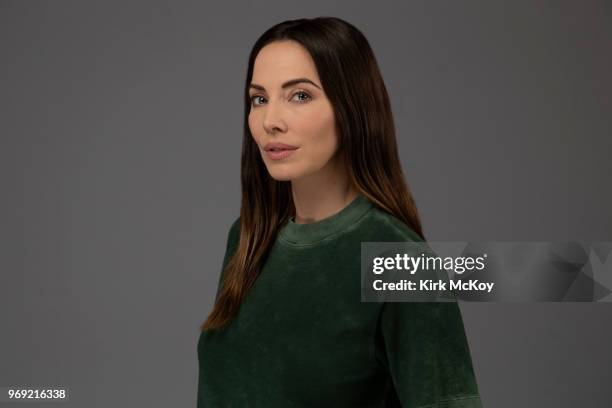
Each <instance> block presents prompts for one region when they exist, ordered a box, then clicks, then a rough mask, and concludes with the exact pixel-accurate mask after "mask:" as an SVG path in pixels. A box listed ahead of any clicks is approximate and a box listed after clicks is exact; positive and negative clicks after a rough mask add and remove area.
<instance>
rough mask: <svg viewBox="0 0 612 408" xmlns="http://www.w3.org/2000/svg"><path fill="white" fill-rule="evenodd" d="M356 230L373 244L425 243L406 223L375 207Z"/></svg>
mask: <svg viewBox="0 0 612 408" xmlns="http://www.w3.org/2000/svg"><path fill="white" fill-rule="evenodd" d="M355 230H356V231H357V232H359V233H360V234H362V235H363V238H366V239H367V240H368V241H371V242H386V241H394V242H423V239H422V238H421V237H420V236H419V234H417V233H416V231H414V230H413V229H412V228H411V227H410V226H408V225H407V224H406V223H405V222H403V221H402V220H400V219H399V218H397V217H395V216H394V215H393V214H390V213H388V212H386V211H385V210H383V209H381V208H379V207H377V206H375V205H372V208H370V210H369V211H368V212H367V213H366V214H365V215H364V217H363V218H362V219H361V220H359V222H358V223H357V224H356V225H355Z"/></svg>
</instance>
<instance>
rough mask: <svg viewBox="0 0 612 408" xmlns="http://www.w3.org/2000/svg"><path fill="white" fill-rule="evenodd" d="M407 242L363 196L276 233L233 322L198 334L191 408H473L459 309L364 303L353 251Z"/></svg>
mask: <svg viewBox="0 0 612 408" xmlns="http://www.w3.org/2000/svg"><path fill="white" fill-rule="evenodd" d="M239 234H240V219H237V220H236V221H235V222H234V223H233V224H232V226H231V228H230V231H229V234H228V239H227V246H226V253H225V257H224V260H223V265H225V264H226V263H227V261H228V260H229V258H230V257H231V255H232V254H233V252H234V251H235V249H236V247H237V244H238V239H239ZM414 241H422V239H421V238H420V237H419V236H418V235H417V234H416V233H415V232H414V231H413V230H412V229H410V228H409V227H408V226H407V225H406V224H404V223H403V222H401V221H400V220H398V219H397V218H395V217H394V216H392V215H390V214H388V213H386V212H385V211H383V210H381V209H379V208H377V207H376V206H374V205H373V204H372V203H371V202H370V201H368V200H367V198H365V197H364V196H362V195H359V196H358V197H357V198H356V199H355V200H354V201H353V202H351V203H350V204H349V205H348V206H346V207H345V208H344V209H342V210H341V211H340V212H338V213H336V214H335V215H332V216H331V217H328V218H326V219H324V220H321V221H318V222H315V223H311V224H296V223H294V222H293V220H290V221H289V222H288V223H286V224H285V225H284V226H282V227H281V229H280V230H279V233H278V235H277V238H276V241H275V242H274V245H273V247H272V249H271V251H270V253H269V255H268V257H267V259H266V261H265V262H264V266H263V268H262V269H261V272H260V274H259V276H258V277H257V280H256V282H255V284H254V286H253V287H252V289H251V290H250V291H249V293H248V294H247V296H246V298H245V299H244V302H243V304H242V305H241V307H240V310H239V313H238V315H237V317H236V318H235V319H234V320H233V321H232V322H231V323H230V325H229V326H227V327H226V328H224V329H221V330H208V331H204V332H203V333H201V335H200V338H199V341H198V362H199V377H198V395H197V403H198V405H197V406H198V408H205V407H336V408H342V407H381V408H382V407H405V408H481V407H482V403H481V400H480V397H479V392H478V387H477V383H476V378H475V375H474V370H473V367H472V359H471V355H470V350H469V347H468V343H467V339H466V336H465V330H464V326H463V320H462V317H461V312H460V309H459V306H458V304H457V302H386V303H376V302H370V303H368V302H361V288H360V281H361V276H360V254H361V242H414ZM221 285H222V278H221V277H220V279H219V286H218V288H217V295H218V293H219V288H220V287H221Z"/></svg>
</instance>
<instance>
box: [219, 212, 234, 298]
mask: <svg viewBox="0 0 612 408" xmlns="http://www.w3.org/2000/svg"><path fill="white" fill-rule="evenodd" d="M239 240H240V217H238V218H237V219H236V221H234V222H233V223H232V225H231V227H230V229H229V232H228V234H227V241H226V244H225V254H224V255H223V264H222V266H221V272H220V273H219V279H218V282H217V292H216V294H215V302H216V301H217V298H218V297H219V294H220V293H221V286H222V284H223V272H224V270H225V266H226V265H227V263H228V262H229V260H230V258H231V257H232V256H233V255H234V252H236V248H237V247H238V243H239Z"/></svg>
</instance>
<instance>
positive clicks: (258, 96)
mask: <svg viewBox="0 0 612 408" xmlns="http://www.w3.org/2000/svg"><path fill="white" fill-rule="evenodd" d="M257 98H263V96H261V95H253V96H251V105H253V106H259V105H260V104H258V103H255V101H256V100H257Z"/></svg>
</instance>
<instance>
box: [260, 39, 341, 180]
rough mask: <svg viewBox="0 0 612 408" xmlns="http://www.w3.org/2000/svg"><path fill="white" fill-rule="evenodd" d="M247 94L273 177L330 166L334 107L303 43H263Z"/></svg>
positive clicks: (305, 173) (335, 145) (294, 175)
mask: <svg viewBox="0 0 612 408" xmlns="http://www.w3.org/2000/svg"><path fill="white" fill-rule="evenodd" d="M249 96H250V98H251V111H250V114H249V128H250V130H251V134H252V135H253V138H254V139H255V142H256V143H257V146H258V147H259V152H260V153H261V157H262V158H263V161H264V163H265V165H266V167H267V169H268V172H269V173H270V176H272V178H274V179H276V180H279V181H280V180H297V179H299V178H301V177H304V176H308V175H312V174H315V173H317V172H319V171H321V170H322V169H324V168H326V166H331V167H332V168H333V165H334V163H335V159H334V158H335V157H336V156H335V153H336V151H337V149H338V137H337V135H336V130H335V121H334V112H333V109H332V106H331V103H330V102H329V100H328V99H327V96H326V95H325V93H324V92H323V87H322V86H321V81H320V80H319V76H318V75H317V70H316V68H315V65H314V62H313V60H312V58H311V57H310V54H309V53H308V51H307V50H306V49H305V48H303V47H302V46H301V45H300V44H299V43H297V42H295V41H277V42H273V43H270V44H268V45H266V46H265V47H263V48H262V49H261V50H260V52H259V54H258V55H257V57H256V59H255V64H254V67H253V78H252V81H251V86H250V89H249ZM274 144H277V145H276V146H275V145H274ZM271 149H274V150H276V151H274V150H271Z"/></svg>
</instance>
